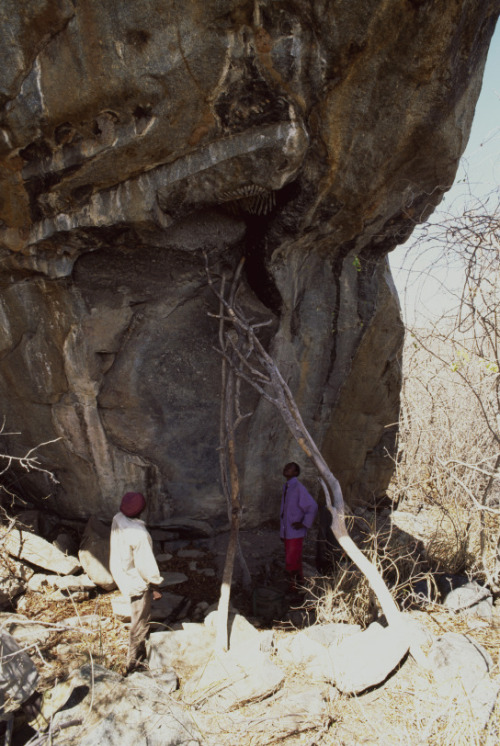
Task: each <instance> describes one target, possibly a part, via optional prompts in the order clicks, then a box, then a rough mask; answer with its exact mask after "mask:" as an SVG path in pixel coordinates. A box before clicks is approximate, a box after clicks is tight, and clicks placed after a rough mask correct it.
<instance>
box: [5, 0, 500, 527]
mask: <svg viewBox="0 0 500 746" xmlns="http://www.w3.org/2000/svg"><path fill="white" fill-rule="evenodd" d="M498 12H499V2H497V1H495V2H483V3H477V2H472V0H468V1H466V0H461V1H460V2H456V3H446V4H444V6H443V4H442V3H437V2H433V1H431V0H429V1H428V2H426V1H425V0H412V1H410V0H391V2H382V0H380V2H377V1H374V2H372V3H370V4H367V3H366V0H351V2H349V3H336V2H331V3H324V2H315V1H314V0H310V1H309V2H298V3H289V2H274V1H273V2H271V1H268V2H255V3H248V2H238V1H237V0H234V1H233V2H231V1H230V0H226V1H224V0H218V1H217V2H215V1H214V2H210V1H208V2H207V0H204V1H203V2H195V1H193V0H190V1H189V2H186V3H183V4H182V5H181V4H179V3H174V2H162V3H159V2H155V1H153V0H145V1H144V2H142V3H140V4H137V3H135V2H132V1H131V0H130V1H127V0H99V2H97V1H96V0H89V2H86V3H73V2H71V1H70V0H40V2H34V3H30V4H28V5H25V4H20V3H15V2H13V1H11V0H0V16H1V20H2V26H3V28H4V35H3V39H2V42H1V46H0V59H1V60H2V69H3V73H4V74H3V80H2V83H1V88H0V103H1V105H2V109H1V115H0V158H1V162H0V189H1V203H0V256H1V263H0V284H1V292H0V314H1V315H2V321H3V324H2V332H1V338H0V350H1V358H0V406H1V411H2V413H3V415H4V416H5V417H6V421H7V423H8V427H9V428H11V429H15V430H16V431H19V432H20V433H21V435H20V436H18V437H17V439H16V440H15V441H13V440H7V441H5V439H4V446H5V448H12V449H16V452H17V453H22V452H23V451H24V450H26V449H27V448H29V447H33V446H34V445H36V444H38V443H42V442H46V441H49V440H55V441H56V442H54V443H52V444H51V445H49V446H46V447H45V449H44V463H46V464H47V466H50V467H51V468H52V469H53V470H54V473H55V476H56V477H57V479H58V481H59V484H57V485H54V484H52V483H50V482H49V481H47V480H46V479H45V477H44V476H43V474H39V473H38V474H37V473H32V474H31V475H25V476H23V480H21V483H20V484H21V487H22V489H24V490H25V493H26V494H29V495H30V496H38V497H44V496H46V495H50V501H51V502H50V504H51V505H53V506H55V507H57V509H59V510H61V511H62V512H64V513H66V514H68V515H73V516H81V517H85V516H87V515H89V514H90V513H94V514H97V515H101V516H102V517H109V516H110V515H112V514H113V512H114V511H115V509H116V506H117V503H118V501H119V498H120V495H121V493H122V492H123V491H125V490H127V489H132V488H133V489H142V490H143V491H145V492H148V494H149V496H150V513H149V518H150V520H151V521H166V520H168V519H169V518H171V517H172V516H174V517H175V516H179V515H181V516H182V515H185V516H189V517H191V518H193V519H194V518H205V519H208V520H210V521H211V522H212V523H213V524H214V525H216V524H222V523H224V522H225V520H226V508H225V504H224V501H223V498H222V495H221V489H220V484H219V478H218V456H217V450H216V449H217V446H218V406H219V390H220V383H219V375H220V374H219V368H220V359H219V357H218V355H217V353H216V352H215V351H214V349H213V348H214V346H215V345H216V337H217V329H216V325H214V322H213V320H211V319H210V318H209V317H208V316H207V311H211V310H214V308H215V301H214V299H213V297H212V295H211V293H210V291H209V290H208V288H207V281H206V275H205V271H204V260H203V255H202V252H203V250H205V251H208V252H209V253H210V257H211V261H212V262H213V264H214V266H215V265H217V264H219V265H221V264H224V265H225V266H227V267H231V266H235V265H236V263H237V262H238V260H239V258H240V257H241V256H245V257H246V269H245V276H244V283H243V289H242V302H243V303H244V304H245V306H246V308H247V310H248V311H249V313H251V314H252V315H253V316H254V317H257V318H260V317H262V318H264V317H270V318H272V321H273V324H272V326H271V327H270V329H269V331H268V336H267V337H266V340H265V341H266V345H267V346H268V349H269V350H270V351H271V353H272V354H273V356H274V357H275V359H276V362H277V364H278V366H279V367H280V370H281V371H282V372H283V373H284V374H285V376H286V377H287V380H288V381H289V383H290V385H291V388H292V390H293V392H294V394H295V397H296V399H297V403H298V404H299V407H300V409H301V412H302V414H303V416H304V419H305V421H306V424H307V425H308V426H309V427H310V429H311V431H312V433H313V435H314V436H315V437H316V439H317V442H318V444H319V445H320V447H321V448H322V450H323V452H324V454H325V456H326V458H327V460H328V462H329V464H330V466H331V467H332V469H333V471H334V472H335V473H336V474H337V475H338V477H339V478H340V480H341V483H342V486H343V488H344V492H345V495H346V498H347V500H348V501H349V502H350V503H351V504H355V503H356V502H363V501H364V502H366V501H368V502H373V500H376V499H377V498H378V497H380V495H382V494H383V492H384V490H385V487H386V486H387V483H388V479H389V478H390V473H391V465H392V460H391V453H392V450H393V447H394V439H395V435H396V427H395V425H394V423H395V422H396V421H397V417H398V407H399V387H400V355H401V346H402V338H403V327H402V323H401V320H400V315H399V305H398V300H397V296H396V292H395V290H394V287H393V284H392V280H391V278H390V272H389V269H388V264H387V254H388V252H389V251H391V250H392V249H393V248H394V247H395V246H396V245H397V244H398V243H401V242H403V241H404V240H406V238H407V237H408V236H409V235H410V234H411V231H412V230H413V227H414V226H415V225H416V224H417V223H418V222H420V221H422V220H424V219H425V218H426V217H427V216H428V215H429V214H430V213H431V212H432V210H433V209H434V207H435V206H436V205H437V204H438V203H439V201H440V199H441V197H442V195H443V193H444V192H445V191H446V190H447V189H448V188H449V187H450V185H451V184H452V182H453V178H454V175H455V172H456V168H457V164H458V160H459V158H460V155H461V153H462V152H463V150H464V148H465V145H466V142H467V138H468V134H469V131H470V126H471V122H472V117H473V113H474V107H475V102H476V100H477V96H478V94H479V90H480V85H481V78H482V72H483V67H484V62H485V58H486V54H487V49H488V44H489V40H490V38H491V35H492V33H493V29H494V26H495V22H496V17H497V15H498ZM246 404H247V406H249V407H251V408H252V409H254V415H253V417H252V419H251V420H249V421H248V422H247V423H246V424H245V427H244V428H242V429H241V431H240V435H239V446H240V462H241V471H242V494H243V499H244V502H245V520H246V521H247V523H248V524H257V523H259V522H260V521H263V520H266V519H267V518H268V517H269V516H271V515H273V514H274V512H275V508H276V506H275V504H274V503H273V501H272V500H269V496H270V494H272V493H273V490H275V489H276V485H277V483H279V479H280V471H281V468H280V467H281V465H282V462H283V461H286V460H289V459H290V458H294V459H296V460H297V459H299V460H301V461H303V459H302V457H301V454H300V451H299V450H298V449H297V447H296V446H295V445H294V443H293V442H292V440H291V437H290V435H289V434H288V432H287V431H286V429H285V427H284V425H283V423H282V422H281V420H280V418H279V416H278V415H277V413H276V412H275V411H273V410H272V409H271V408H270V406H269V405H268V404H266V403H265V402H263V401H259V400H258V399H256V398H255V397H254V396H253V395H252V394H246ZM56 439H58V440H56ZM18 476H19V475H16V478H17V477H18ZM313 477H314V474H313V471H312V469H311V470H309V468H308V467H306V469H305V480H306V481H308V482H309V484H310V485H311V486H312V485H313Z"/></svg>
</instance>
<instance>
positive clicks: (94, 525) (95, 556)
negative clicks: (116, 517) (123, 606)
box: [78, 516, 116, 591]
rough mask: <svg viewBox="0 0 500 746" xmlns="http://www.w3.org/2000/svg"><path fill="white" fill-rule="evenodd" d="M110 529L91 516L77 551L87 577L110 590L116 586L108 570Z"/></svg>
mask: <svg viewBox="0 0 500 746" xmlns="http://www.w3.org/2000/svg"><path fill="white" fill-rule="evenodd" d="M110 531H111V530H110V529H109V528H107V527H106V526H105V525H104V524H103V523H102V522H101V521H99V520H97V518H95V517H94V516H92V517H91V518H89V520H88V523H87V525H86V526H85V531H84V532H83V536H82V541H81V544H80V551H79V552H78V558H79V560H80V562H81V563H82V567H83V569H84V570H85V572H86V573H87V575H88V576H89V578H91V579H92V580H93V581H94V583H95V584H96V585H98V586H99V587H100V588H103V589H104V590H105V591H112V590H114V589H115V588H116V583H115V581H114V580H113V576H112V575H111V572H110V570H109V537H110Z"/></svg>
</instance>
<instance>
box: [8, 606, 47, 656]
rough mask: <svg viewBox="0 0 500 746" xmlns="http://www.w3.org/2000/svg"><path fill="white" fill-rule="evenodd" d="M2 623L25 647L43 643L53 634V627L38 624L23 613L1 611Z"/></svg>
mask: <svg viewBox="0 0 500 746" xmlns="http://www.w3.org/2000/svg"><path fill="white" fill-rule="evenodd" d="M0 625H1V626H2V627H4V628H5V629H6V630H7V632H9V634H11V635H12V637H13V638H14V639H15V640H16V642H17V643H19V645H21V647H23V648H24V647H30V646H33V645H43V644H44V643H45V642H47V640H48V639H49V637H50V635H51V634H52V629H51V627H49V626H46V625H44V624H37V623H36V622H33V621H31V620H30V619H28V617H27V616H24V615H23V614H8V613H4V614H2V613H0Z"/></svg>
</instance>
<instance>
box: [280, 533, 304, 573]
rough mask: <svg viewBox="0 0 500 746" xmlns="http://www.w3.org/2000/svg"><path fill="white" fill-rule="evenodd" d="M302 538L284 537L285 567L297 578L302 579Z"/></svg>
mask: <svg viewBox="0 0 500 746" xmlns="http://www.w3.org/2000/svg"><path fill="white" fill-rule="evenodd" d="M303 543H304V539H303V538H300V539H285V569H286V571H287V572H289V573H290V574H291V575H294V576H295V577H296V578H298V579H299V580H303V579H304V573H303V572H302V545H303Z"/></svg>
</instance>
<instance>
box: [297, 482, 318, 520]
mask: <svg viewBox="0 0 500 746" xmlns="http://www.w3.org/2000/svg"><path fill="white" fill-rule="evenodd" d="M299 507H300V509H301V510H302V512H303V513H304V516H303V518H302V527H303V528H311V526H312V525H313V523H314V519H315V518H316V513H317V512H318V503H317V502H316V500H315V499H314V498H313V497H312V496H311V495H310V494H309V492H308V491H307V490H306V488H305V487H304V486H303V485H302V484H301V485H300V495H299Z"/></svg>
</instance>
